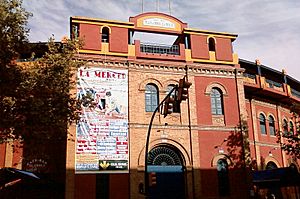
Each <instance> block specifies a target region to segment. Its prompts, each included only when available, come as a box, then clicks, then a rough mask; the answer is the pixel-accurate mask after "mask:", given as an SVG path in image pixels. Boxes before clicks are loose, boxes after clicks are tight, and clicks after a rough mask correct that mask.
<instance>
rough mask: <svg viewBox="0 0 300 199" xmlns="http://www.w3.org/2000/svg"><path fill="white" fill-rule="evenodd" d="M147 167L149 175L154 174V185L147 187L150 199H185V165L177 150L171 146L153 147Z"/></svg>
mask: <svg viewBox="0 0 300 199" xmlns="http://www.w3.org/2000/svg"><path fill="white" fill-rule="evenodd" d="M147 165H148V172H149V173H151V172H155V173H156V185H154V186H151V187H149V195H150V198H151V199H165V198H172V199H184V198H185V177H184V172H185V169H184V168H185V167H184V165H185V163H184V159H183V157H182V155H181V153H180V151H179V150H178V149H177V148H175V147H173V146H171V145H159V146H156V147H154V148H153V149H152V150H151V151H150V152H149V156H148V160H147ZM175 190H176V191H175Z"/></svg>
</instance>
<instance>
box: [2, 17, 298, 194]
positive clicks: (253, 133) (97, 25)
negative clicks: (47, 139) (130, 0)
mask: <svg viewBox="0 0 300 199" xmlns="http://www.w3.org/2000/svg"><path fill="white" fill-rule="evenodd" d="M70 29H71V37H72V38H73V39H79V38H80V39H82V40H83V41H84V46H83V47H82V48H81V49H79V53H78V55H77V56H78V58H79V59H82V60H85V61H87V63H86V65H85V67H84V68H82V71H81V72H79V73H78V78H79V79H80V78H81V76H82V74H84V78H82V80H81V82H80V83H79V85H80V86H78V88H77V92H78V93H83V94H82V95H84V94H86V93H87V92H90V93H91V94H93V95H94V96H95V102H96V103H97V104H99V107H97V108H98V109H97V110H91V109H88V108H86V109H85V110H86V112H85V113H84V114H85V115H86V116H84V121H81V122H82V123H81V126H78V125H77V126H76V125H72V126H70V127H69V132H70V136H74V137H76V131H77V138H78V136H81V137H80V141H79V139H77V140H75V141H74V140H72V139H71V140H68V142H67V150H66V151H67V152H66V181H65V197H66V198H110V199H113V198H131V199H135V198H136V199H138V198H145V196H144V195H143V193H142V192H143V191H144V189H145V182H144V177H145V175H144V173H145V162H146V161H145V143H146V136H147V132H148V128H149V122H150V120H151V117H152V114H153V111H154V109H155V108H156V107H157V105H158V104H159V102H160V101H161V100H162V99H164V97H165V96H166V95H167V94H168V91H170V89H171V88H173V87H174V86H175V85H177V84H178V83H179V80H180V79H181V78H183V77H184V76H186V78H187V79H188V81H189V82H191V83H192V86H191V87H190V88H189V99H188V100H187V101H183V102H182V103H181V104H179V105H178V104H175V106H174V108H173V111H174V113H172V114H170V115H168V116H167V117H164V116H163V115H161V114H159V113H157V114H155V116H154V120H153V125H152V130H151V136H150V142H149V157H148V161H147V164H148V172H150V173H151V172H155V173H156V184H155V185H153V186H150V188H149V189H148V191H149V193H150V194H151V195H152V196H153V197H154V198H163V197H167V198H176V197H177V198H211V199H212V198H220V197H221V198H251V197H254V195H255V194H256V193H257V194H260V195H262V196H264V195H266V194H267V191H268V190H270V188H269V187H266V186H265V185H264V184H262V183H263V182H262V181H263V180H262V181H259V182H256V181H255V179H254V178H253V176H252V174H253V172H255V171H258V170H266V169H271V168H272V169H275V167H276V168H287V167H289V166H293V168H296V169H297V170H299V160H298V162H297V160H295V159H293V158H291V157H289V156H288V155H286V154H285V152H283V151H282V150H281V149H280V145H279V144H278V142H277V137H276V136H275V132H278V131H285V130H287V131H292V130H294V131H295V128H296V123H297V121H296V120H292V119H291V116H292V115H291V113H290V110H289V109H290V105H292V104H293V103H299V101H300V95H299V91H300V83H299V82H298V81H297V80H295V79H293V78H291V77H289V76H288V75H286V74H285V73H281V72H278V71H274V70H273V69H271V68H268V67H266V66H263V65H261V64H260V63H259V62H258V61H257V62H255V63H254V62H249V61H246V60H239V59H238V55H237V54H236V53H234V52H233V48H232V43H233V42H234V41H235V40H236V38H237V35H236V34H231V33H226V32H216V31H207V30H201V29H192V28H189V27H188V24H186V23H183V22H181V21H180V20H178V19H176V18H174V17H172V16H169V15H166V14H162V13H155V12H149V13H143V14H140V15H137V16H135V17H131V18H130V19H129V22H121V21H112V20H103V19H94V18H86V17H71V18H70ZM138 34H141V35H144V37H143V36H142V37H140V38H138V37H136V35H138ZM149 34H150V40H151V42H149V41H148V40H146V39H145V35H146V36H147V35H149ZM166 35H169V37H165V36H166ZM170 38H172V39H173V40H172V43H171V44H166V41H167V40H170ZM161 41H162V42H161ZM159 42H161V43H163V44H159ZM124 71H125V72H124ZM104 72H105V73H107V74H106V75H104ZM108 72H111V73H112V74H110V75H109V76H108ZM123 72H124V76H122V77H124V79H123V80H124V81H122V84H120V85H118V83H114V82H117V81H118V80H112V79H114V78H116V77H117V76H118V75H120V74H121V73H122V74H123ZM92 76H94V77H95V78H102V79H101V81H103V79H106V80H107V81H108V82H110V84H109V85H108V86H106V87H105V88H104V87H103V88H102V87H101V84H100V83H97V82H96V81H97V80H95V79H91V80H89V79H88V78H91V77H92ZM104 76H105V77H104ZM125 76H126V77H125ZM118 77H120V76H118ZM99 81H100V80H99ZM103 82H104V81H103ZM104 84H106V83H105V82H104V83H103V85H104ZM104 90H105V91H104ZM108 92H109V93H110V92H112V95H114V94H115V93H117V92H126V94H127V95H126V96H125V97H124V98H121V97H120V96H123V95H121V94H120V95H119V98H118V101H119V103H120V104H122V106H121V107H118V108H117V109H116V108H114V110H113V111H111V112H108V111H107V107H106V106H108V105H107V104H108V99H107V98H106V96H107V95H108V94H107V93H108ZM104 95H105V96H104ZM110 95H111V93H110ZM96 98H97V100H96ZM101 105H104V106H105V107H106V108H103V107H102V108H103V109H102V108H101V107H100V106H101ZM97 106H98V105H97ZM126 106H127V107H126ZM84 114H83V115H84ZM119 114H122V115H121V116H120V115H119ZM94 117H98V118H101V119H99V121H98V120H97V122H99V123H97V122H92V121H93V120H92V119H95V118H94ZM120 121H122V122H123V123H122V124H124V125H125V126H126V130H123V131H121V130H118V129H117V130H116V129H114V130H112V129H113V128H115V127H116V126H115V125H119V124H117V123H118V122H120ZM103 122H105V125H104V123H103ZM96 123H97V124H96ZM83 126H84V127H83ZM104 126H105V127H104ZM123 127H124V126H122V128H123ZM80 128H82V129H81V130H79V129H80ZM76 129H77V130H76ZM95 129H97V130H95ZM78 132H80V133H78ZM115 132H118V133H119V134H114V133H115ZM295 133H296V131H295ZM118 135H119V136H118ZM281 141H282V142H284V140H283V139H282V140H281ZM1 147H2V148H3V149H4V148H5V147H6V148H9V145H7V146H4V145H1ZM101 147H102V149H103V150H104V151H105V153H104V152H103V151H99V150H100V148H101ZM1 152H2V153H3V154H4V153H5V150H1ZM6 152H7V149H6ZM102 152H103V154H102ZM6 154H8V153H6ZM9 154H12V153H9ZM99 154H101V155H99ZM3 157H5V159H0V163H1V164H2V165H5V166H10V165H8V162H10V163H12V162H14V160H15V159H16V158H17V156H14V155H12V156H9V155H6V156H3ZM14 157H15V158H14ZM18 157H19V156H18ZM15 161H17V160H15ZM78 162H80V163H78ZM12 165H13V164H11V166H12ZM18 168H21V167H20V166H18ZM150 185H151V183H150ZM254 185H255V186H254ZM254 187H256V189H255V188H254ZM282 187H284V188H282ZM173 190H176V192H175V191H173ZM254 192H255V193H254ZM272 193H273V194H276V196H277V197H279V198H280V197H283V195H289V196H291V197H294V196H297V194H298V197H299V187H292V188H291V187H286V186H281V185H280V186H278V187H277V189H276V190H272Z"/></svg>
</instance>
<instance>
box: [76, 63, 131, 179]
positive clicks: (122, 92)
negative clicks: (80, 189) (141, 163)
mask: <svg viewBox="0 0 300 199" xmlns="http://www.w3.org/2000/svg"><path fill="white" fill-rule="evenodd" d="M77 81H78V82H77V96H78V98H79V99H81V100H82V102H83V103H82V109H81V110H82V112H81V117H80V121H79V123H78V124H77V128H76V161H75V164H76V165H75V171H76V173H80V172H84V173H86V172H91V173H94V172H102V171H111V172H113V171H128V72H127V70H116V69H108V68H96V67H92V68H80V69H79V70H78V74H77Z"/></svg>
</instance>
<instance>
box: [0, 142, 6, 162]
mask: <svg viewBox="0 0 300 199" xmlns="http://www.w3.org/2000/svg"><path fill="white" fill-rule="evenodd" d="M5 152H6V144H5V143H3V144H0V168H2V167H4V166H5Z"/></svg>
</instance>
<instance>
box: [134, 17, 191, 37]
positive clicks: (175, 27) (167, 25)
mask: <svg viewBox="0 0 300 199" xmlns="http://www.w3.org/2000/svg"><path fill="white" fill-rule="evenodd" d="M129 21H130V22H133V23H134V25H135V29H136V30H142V31H143V30H144V31H153V32H164V33H173V34H174V33H175V34H181V33H182V31H183V29H184V28H186V27H187V24H186V23H183V22H181V21H180V20H179V19H177V18H175V17H173V16H170V15H167V14H163V13H158V12H147V13H143V14H140V15H137V16H135V17H130V19H129Z"/></svg>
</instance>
